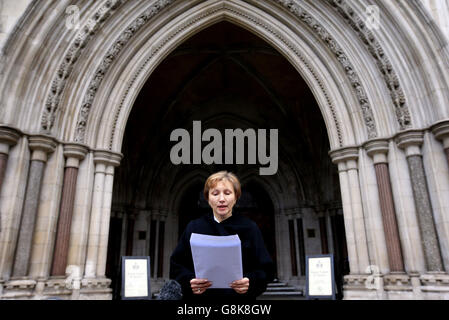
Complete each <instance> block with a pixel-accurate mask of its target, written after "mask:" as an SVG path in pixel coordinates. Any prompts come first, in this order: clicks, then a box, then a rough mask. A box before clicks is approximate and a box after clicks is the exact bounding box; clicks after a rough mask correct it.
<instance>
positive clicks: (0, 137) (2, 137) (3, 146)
mask: <svg viewBox="0 0 449 320" xmlns="http://www.w3.org/2000/svg"><path fill="white" fill-rule="evenodd" d="M20 136H21V133H20V132H19V131H18V130H16V129H14V128H11V127H6V126H2V127H0V190H1V189H2V185H3V178H4V177H5V172H6V165H7V163H8V154H9V149H10V148H11V146H14V145H16V144H17V141H18V140H19V138H20ZM0 223H1V221H0ZM0 226H1V225H0Z"/></svg>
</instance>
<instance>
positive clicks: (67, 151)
mask: <svg viewBox="0 0 449 320" xmlns="http://www.w3.org/2000/svg"><path fill="white" fill-rule="evenodd" d="M87 152H89V148H88V147H87V146H86V145H83V144H80V143H74V142H69V143H66V144H64V156H65V157H66V167H75V168H78V167H79V162H80V161H82V160H83V159H84V158H85V157H86V154H87Z"/></svg>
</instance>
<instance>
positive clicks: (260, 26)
mask: <svg viewBox="0 0 449 320" xmlns="http://www.w3.org/2000/svg"><path fill="white" fill-rule="evenodd" d="M237 3H238V4H239V5H241V3H240V2H237ZM208 4H209V5H210V7H209V8H208V9H209V12H207V10H205V9H204V8H203V9H204V10H205V11H204V12H203V13H202V14H201V13H197V15H198V16H195V13H190V12H189V15H186V16H188V17H189V19H188V20H187V22H186V21H175V22H178V25H179V26H178V27H176V26H171V25H170V26H167V28H170V30H171V31H168V30H165V31H166V32H165V34H164V37H162V38H153V39H152V40H151V41H147V43H149V42H151V43H153V46H148V47H146V48H147V49H148V50H147V52H149V54H148V55H146V56H145V57H142V56H140V58H139V59H138V60H139V62H138V61H137V59H136V61H132V62H130V63H129V65H132V66H133V67H132V68H130V69H132V70H134V71H132V70H129V72H128V71H127V72H126V74H127V75H131V76H127V79H128V80H123V81H122V80H121V81H120V83H118V84H117V86H116V87H115V89H114V90H113V91H115V92H113V91H111V94H112V96H110V99H109V100H108V101H109V102H108V101H103V104H107V105H109V106H111V105H114V104H115V106H114V108H115V109H114V111H113V112H108V114H107V115H105V117H104V119H103V120H101V121H102V122H103V123H108V126H107V128H106V126H105V125H101V126H98V125H97V126H95V128H100V129H99V130H97V131H96V133H95V132H90V133H89V136H90V138H89V139H90V140H89V141H86V142H87V143H89V144H96V145H97V146H98V145H103V146H104V147H106V148H110V149H112V150H114V149H116V148H120V145H121V140H122V134H123V132H122V131H123V127H124V124H125V123H126V119H127V116H128V114H129V110H130V106H131V105H132V103H133V101H134V99H135V98H136V95H137V93H138V91H139V88H140V87H141V86H142V83H143V82H144V81H145V80H146V79H147V78H148V76H149V73H151V70H154V68H155V67H156V65H157V64H158V63H159V62H160V61H161V60H162V59H163V58H164V57H165V56H166V55H167V54H168V52H170V50H173V48H175V47H176V46H177V45H178V43H180V42H181V41H182V40H184V39H185V37H186V36H190V35H191V34H192V33H194V32H198V31H199V30H201V29H202V28H205V27H207V26H208V25H210V24H212V23H216V22H217V21H222V20H226V21H230V22H232V23H236V24H238V25H240V26H242V27H244V28H246V29H249V30H251V31H252V32H253V33H256V34H257V35H259V36H260V37H262V38H263V39H264V40H266V41H268V42H269V43H270V44H271V45H274V46H275V48H276V49H277V50H279V51H281V52H282V53H283V54H284V56H285V57H286V58H287V59H288V60H289V61H290V62H292V63H294V65H295V67H296V69H297V70H298V69H299V70H300V71H301V73H302V75H303V77H304V78H305V80H306V82H308V84H309V86H310V88H311V90H312V91H313V92H314V94H315V97H317V100H319V104H320V106H321V109H322V111H323V113H324V118H325V122H326V125H327V127H328V133H329V136H330V139H331V145H332V147H335V146H341V145H342V144H350V143H354V140H353V139H354V137H355V136H356V135H354V133H350V131H352V129H351V127H352V123H353V121H351V120H349V114H348V113H347V110H344V109H345V105H346V103H344V102H343V97H342V95H341V94H340V92H339V90H337V85H336V83H335V82H334V83H332V82H331V81H330V80H329V79H332V76H330V75H328V76H325V74H326V73H327V70H326V68H325V67H324V66H323V65H322V64H320V63H321V62H319V63H318V64H317V61H313V60H312V59H307V58H306V57H305V56H307V55H303V54H302V53H301V51H302V50H300V49H299V48H298V47H296V45H297V44H295V43H294V42H293V40H292V39H291V38H290V36H291V35H290V34H289V31H287V30H282V31H280V30H279V29H277V28H278V27H276V26H275V25H274V24H270V22H266V21H264V20H260V19H261V17H260V16H256V17H254V12H247V13H245V14H241V15H236V14H237V13H236V12H240V11H245V10H248V8H243V7H240V6H238V7H237V5H236V3H234V2H216V1H210V2H208ZM203 5H205V4H203ZM237 9H238V10H237ZM240 13H241V12H240ZM264 19H266V17H264ZM192 25H193V26H194V27H192ZM188 27H190V28H191V29H187V28H188ZM180 29H181V30H180ZM273 30H274V31H273ZM182 31H184V33H185V34H184V35H183V36H180V35H179V33H180V32H182ZM281 34H282V35H281ZM180 38H181V39H180ZM154 47H156V49H153V51H151V48H154ZM162 49H164V51H163V52H162ZM157 60H158V61H157ZM324 79H326V82H327V83H326V84H325V80H324ZM325 88H330V89H328V90H326V89H325ZM331 91H332V94H331V93H330V92H331ZM118 92H120V94H118ZM346 95H347V96H351V98H352V96H353V93H346ZM334 101H339V102H338V105H339V106H341V107H340V108H341V110H338V111H337V110H336V109H335V107H334V105H336V104H337V103H336V102H334ZM117 104H119V105H118V106H117ZM99 108H100V109H98V110H102V107H99ZM323 109H324V110H323ZM98 110H97V111H96V113H97V114H98V112H99V111H98ZM339 119H342V120H339ZM343 119H344V120H343ZM362 122H363V121H362ZM341 123H347V124H348V125H347V126H341ZM349 124H351V125H349ZM90 126H91V127H92V128H93V125H90ZM361 126H362V127H363V125H361ZM77 130H83V129H82V128H80V127H78V129H77ZM359 131H360V128H359ZM361 131H365V130H364V129H362V130H361ZM117 134H118V135H117ZM344 137H347V138H344ZM92 139H95V140H96V142H94V140H92ZM344 139H347V142H344ZM111 140H112V144H111Z"/></svg>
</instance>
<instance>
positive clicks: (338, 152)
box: [329, 147, 359, 164]
mask: <svg viewBox="0 0 449 320" xmlns="http://www.w3.org/2000/svg"><path fill="white" fill-rule="evenodd" d="M329 155H330V157H331V158H332V162H333V163H337V164H338V163H340V162H346V161H349V160H358V158H359V148H358V147H344V148H340V149H335V150H331V151H329Z"/></svg>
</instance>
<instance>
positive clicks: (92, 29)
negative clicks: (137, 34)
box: [41, 0, 125, 133]
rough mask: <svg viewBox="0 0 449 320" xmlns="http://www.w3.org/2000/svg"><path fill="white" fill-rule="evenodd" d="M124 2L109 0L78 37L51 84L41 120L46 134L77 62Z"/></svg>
mask: <svg viewBox="0 0 449 320" xmlns="http://www.w3.org/2000/svg"><path fill="white" fill-rule="evenodd" d="M124 1H125V0H107V1H106V2H105V4H104V5H103V6H101V8H100V9H99V10H98V11H97V12H96V13H95V14H94V15H93V17H92V18H90V19H89V20H88V21H87V23H86V25H85V26H84V27H83V28H81V30H80V31H79V33H78V34H77V35H76V37H75V40H74V41H73V43H72V44H71V46H70V48H69V49H68V51H67V53H66V55H65V57H64V60H63V62H62V63H61V65H60V66H59V69H58V71H57V72H56V76H55V77H54V78H53V81H52V83H51V89H50V93H49V95H48V97H47V100H46V103H45V111H44V114H43V115H42V119H41V128H42V130H43V131H44V132H46V133H50V131H51V129H52V127H53V125H54V122H55V118H56V113H57V111H58V107H59V102H60V99H61V96H62V92H63V91H64V88H65V85H66V82H67V78H68V77H69V75H70V74H71V73H72V70H73V66H74V64H75V62H76V61H77V60H78V58H79V56H80V55H81V53H82V52H83V50H84V48H85V47H86V45H87V43H88V42H89V41H90V39H92V37H93V36H94V35H95V33H96V32H97V31H98V29H99V28H100V27H101V26H102V25H103V24H104V22H105V21H106V20H107V19H108V18H109V17H110V16H111V15H112V13H113V12H114V11H115V10H116V9H117V8H118V7H119V6H120V5H121V4H122V3H123V2H124Z"/></svg>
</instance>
